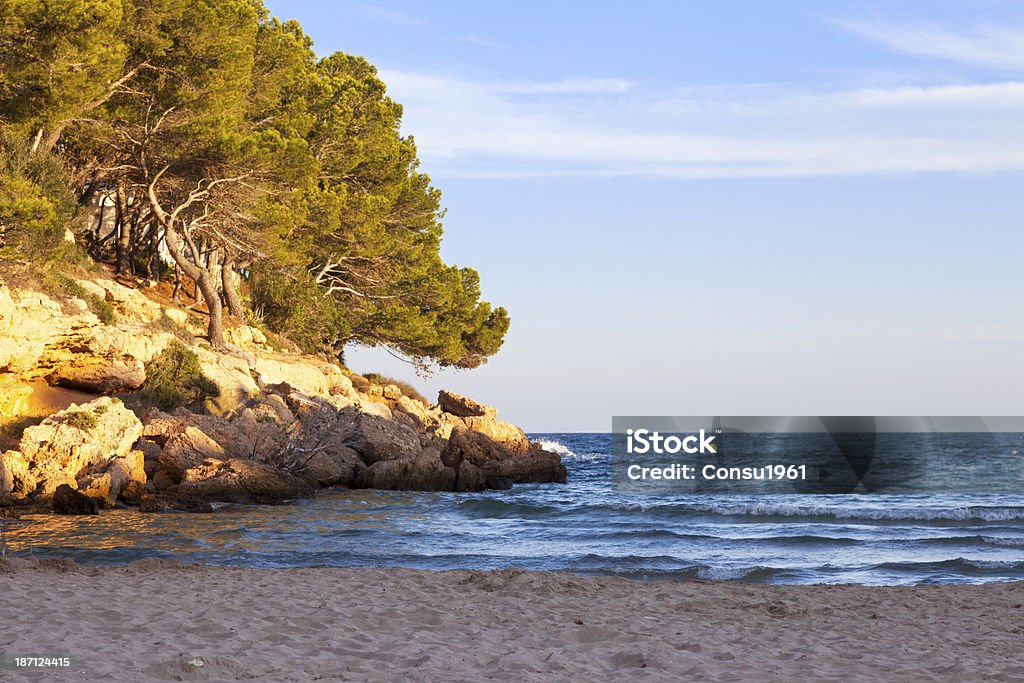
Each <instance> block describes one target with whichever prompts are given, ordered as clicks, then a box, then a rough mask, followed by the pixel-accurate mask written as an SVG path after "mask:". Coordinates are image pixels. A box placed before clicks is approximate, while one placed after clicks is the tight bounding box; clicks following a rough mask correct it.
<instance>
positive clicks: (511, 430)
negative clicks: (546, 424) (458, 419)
mask: <svg viewBox="0 0 1024 683" xmlns="http://www.w3.org/2000/svg"><path fill="white" fill-rule="evenodd" d="M462 421H463V423H464V424H465V425H466V429H468V430H471V431H474V432H478V433H480V434H483V435H484V436H486V437H487V438H489V439H490V440H491V441H493V442H495V443H496V444H498V445H500V446H502V447H503V448H504V449H506V450H508V451H512V452H513V453H521V454H522V453H527V452H528V451H529V450H530V448H531V444H530V439H529V438H528V437H527V436H526V434H524V433H523V430H522V429H520V428H519V427H517V426H515V425H514V424H512V423H511V422H502V421H501V420H496V419H494V418H493V417H466V418H463V419H462Z"/></svg>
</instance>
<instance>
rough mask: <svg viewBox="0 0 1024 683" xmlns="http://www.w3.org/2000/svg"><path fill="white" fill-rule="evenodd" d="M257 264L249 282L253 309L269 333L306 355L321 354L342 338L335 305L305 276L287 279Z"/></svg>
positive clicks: (280, 272)
mask: <svg viewBox="0 0 1024 683" xmlns="http://www.w3.org/2000/svg"><path fill="white" fill-rule="evenodd" d="M268 266H269V264H261V265H260V266H259V267H258V269H257V270H256V271H255V272H254V274H253V277H252V281H251V283H250V284H251V296H252V304H253V309H254V310H255V311H256V312H257V313H258V315H259V318H260V320H261V321H262V323H263V324H265V325H266V326H267V327H268V328H269V329H270V330H272V331H273V332H276V333H278V334H281V335H283V336H285V337H287V338H288V339H289V340H291V341H292V342H294V343H295V344H297V345H298V347H299V348H300V349H301V350H302V351H304V352H306V353H317V352H320V351H323V350H325V348H326V347H327V346H328V344H329V343H330V342H331V341H333V340H335V339H338V338H341V337H344V336H345V335H346V332H347V322H346V320H345V318H344V316H343V315H342V311H341V310H340V308H339V306H338V304H337V302H336V301H335V300H334V299H333V298H331V297H329V296H327V295H326V293H325V292H324V290H323V288H321V287H319V286H318V285H317V284H316V282H315V281H313V279H312V278H310V277H309V275H308V273H306V272H305V271H304V270H301V269H299V270H297V271H295V272H294V273H293V274H292V275H291V276H289V274H288V273H286V272H285V271H283V270H280V269H272V268H270V267H268Z"/></svg>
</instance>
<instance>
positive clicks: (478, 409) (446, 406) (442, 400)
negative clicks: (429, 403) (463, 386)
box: [437, 389, 498, 418]
mask: <svg viewBox="0 0 1024 683" xmlns="http://www.w3.org/2000/svg"><path fill="white" fill-rule="evenodd" d="M437 404H438V405H439V406H440V407H441V410H443V411H444V412H446V413H449V414H451V415H457V416H459V417H491V418H494V417H497V415H498V410H497V408H492V407H491V406H485V405H484V404H482V403H477V402H476V401H474V400H473V399H471V398H469V397H468V396H462V395H460V394H456V393H454V392H451V391H446V390H444V389H442V390H441V391H439V392H438V394H437Z"/></svg>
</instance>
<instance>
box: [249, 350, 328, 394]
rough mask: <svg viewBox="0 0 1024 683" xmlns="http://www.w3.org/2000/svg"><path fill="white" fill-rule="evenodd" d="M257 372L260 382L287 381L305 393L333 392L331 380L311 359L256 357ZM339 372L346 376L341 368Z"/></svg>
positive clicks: (275, 382)
mask: <svg viewBox="0 0 1024 683" xmlns="http://www.w3.org/2000/svg"><path fill="white" fill-rule="evenodd" d="M332 367H333V366H332ZM334 369H335V370H337V368H334ZM256 373H257V374H258V375H259V383H260V384H263V385H267V384H280V383H282V382H285V383H287V384H289V385H290V386H292V387H294V388H295V389H298V390H299V391H301V392H303V393H305V394H311V395H319V396H328V395H330V393H331V382H329V381H328V377H327V375H325V374H324V371H323V370H322V369H321V366H320V365H318V364H316V363H314V362H312V361H309V360H291V359H289V360H280V359H275V358H264V357H261V358H257V359H256ZM338 374H339V375H340V376H342V377H344V375H341V371H340V370H338ZM346 379H347V378H346Z"/></svg>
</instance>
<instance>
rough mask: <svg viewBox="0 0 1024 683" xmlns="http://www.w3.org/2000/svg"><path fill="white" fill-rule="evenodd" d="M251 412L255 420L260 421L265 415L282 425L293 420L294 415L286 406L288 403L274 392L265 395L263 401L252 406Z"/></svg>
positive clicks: (288, 423)
mask: <svg viewBox="0 0 1024 683" xmlns="http://www.w3.org/2000/svg"><path fill="white" fill-rule="evenodd" d="M253 412H254V413H255V414H256V419H257V421H261V420H262V418H265V417H272V418H273V419H275V420H276V421H277V422H280V423H281V424H283V425H290V424H291V423H292V422H295V415H294V414H292V411H291V410H290V409H289V408H288V404H287V403H285V402H284V399H283V398H281V397H280V396H278V395H276V394H271V395H270V396H267V398H266V399H265V400H264V401H263V402H261V403H259V404H257V406H256V407H254V408H253Z"/></svg>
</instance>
